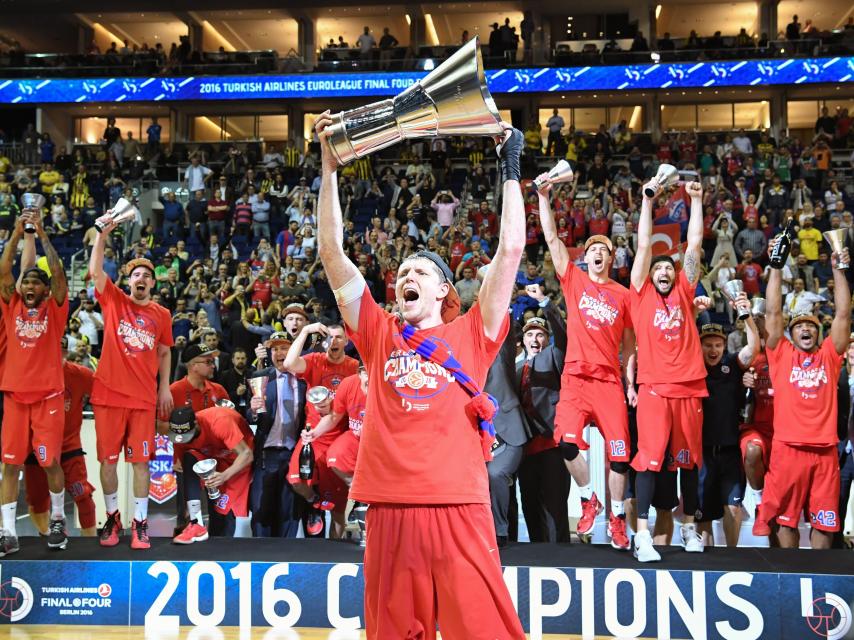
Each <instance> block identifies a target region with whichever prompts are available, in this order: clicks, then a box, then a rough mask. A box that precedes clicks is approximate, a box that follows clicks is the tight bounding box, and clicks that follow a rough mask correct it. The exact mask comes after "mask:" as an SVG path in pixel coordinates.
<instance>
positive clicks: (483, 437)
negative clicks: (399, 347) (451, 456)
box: [400, 325, 498, 462]
mask: <svg viewBox="0 0 854 640" xmlns="http://www.w3.org/2000/svg"><path fill="white" fill-rule="evenodd" d="M400 335H401V338H402V339H403V342H404V343H406V346H407V347H409V348H410V349H412V350H413V351H415V353H417V354H418V355H419V356H421V357H422V358H424V359H425V360H429V361H430V362H433V363H434V364H438V365H440V366H442V367H444V368H445V369H447V370H448V371H450V372H451V373H453V374H454V379H455V380H456V381H457V382H459V383H460V386H461V387H462V388H463V389H464V390H465V392H466V393H468V394H469V396H471V401H469V403H468V404H467V405H466V413H467V414H468V415H469V416H470V417H472V418H474V419H475V420H477V424H478V434H479V436H480V445H481V449H482V450H483V459H484V460H485V461H487V462H489V461H490V460H492V445H493V443H494V442H495V426H494V425H493V424H492V419H493V418H494V417H495V414H496V412H497V411H498V402H497V401H496V399H495V398H493V397H492V396H491V395H489V394H488V393H484V392H483V390H482V389H481V388H480V387H479V386H478V384H477V382H475V381H474V380H473V379H472V378H471V376H469V375H468V374H467V373H466V372H465V371H463V369H462V365H461V364H460V363H459V361H458V360H457V359H456V358H454V356H453V355H452V354H451V352H450V350H449V349H448V347H446V346H445V345H444V344H442V343H441V342H439V341H438V340H436V338H434V337H433V336H430V335H427V333H426V332H424V331H421V332H419V331H417V330H416V329H415V327H412V326H410V325H404V327H403V330H402V331H401V332H400Z"/></svg>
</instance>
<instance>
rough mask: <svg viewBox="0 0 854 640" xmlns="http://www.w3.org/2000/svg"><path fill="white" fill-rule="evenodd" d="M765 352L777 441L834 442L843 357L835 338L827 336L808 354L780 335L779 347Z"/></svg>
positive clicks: (791, 442)
mask: <svg viewBox="0 0 854 640" xmlns="http://www.w3.org/2000/svg"><path fill="white" fill-rule="evenodd" d="M765 352H766V353H767V356H768V364H769V365H770V368H771V383H772V385H773V387H774V440H779V441H781V442H786V443H788V444H798V445H810V446H818V447H823V446H833V445H835V444H836V443H837V442H838V436H837V433H836V418H837V406H836V395H837V383H838V380H839V371H840V369H841V368H842V358H841V357H840V356H839V354H837V353H836V347H834V346H833V340H830V339H829V338H826V339H825V340H824V342H823V343H822V344H821V347H819V349H818V351H816V352H815V353H806V352H804V351H801V350H800V349H797V348H796V347H795V346H794V345H793V344H792V343H791V342H789V341H788V340H787V339H785V338H781V339H780V341H779V342H778V343H777V346H776V347H774V348H773V349H771V348H766V350H765ZM794 416H797V418H794Z"/></svg>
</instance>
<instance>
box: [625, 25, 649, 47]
mask: <svg viewBox="0 0 854 640" xmlns="http://www.w3.org/2000/svg"><path fill="white" fill-rule="evenodd" d="M629 51H634V52H644V51H649V45H648V44H647V42H646V38H644V37H643V32H642V31H640V30H638V32H637V33H636V34H635V37H634V39H633V40H632V46H631V48H630V49H629Z"/></svg>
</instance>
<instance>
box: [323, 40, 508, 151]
mask: <svg viewBox="0 0 854 640" xmlns="http://www.w3.org/2000/svg"><path fill="white" fill-rule="evenodd" d="M500 120H501V118H500V116H499V115H498V109H497V108H496V106H495V101H494V100H493V99H492V96H491V95H490V94H489V89H488V88H487V86H486V77H485V76H484V73H483V60H482V59H481V55H480V46H479V45H478V39H477V38H476V37H475V38H472V39H471V40H469V41H468V42H467V43H465V44H464V45H463V46H462V47H460V48H459V49H458V50H457V51H456V53H454V54H453V55H452V56H451V57H450V58H448V59H447V60H445V62H443V63H442V64H440V65H439V66H438V67H436V68H435V69H434V70H433V71H431V72H430V73H429V74H427V76H425V77H424V78H422V79H421V80H419V81H418V82H416V83H415V84H413V85H411V86H410V87H408V88H407V89H405V90H404V91H403V92H401V93H399V94H397V95H396V96H395V97H394V98H389V99H387V100H380V101H379V102H374V103H371V104H369V105H366V106H364V107H359V108H358V109H350V110H349V111H342V112H340V113H337V114H335V115H333V116H332V124H331V125H330V126H329V128H328V131H330V133H331V135H330V137H329V145H330V147H331V148H332V152H333V153H334V154H335V157H336V158H337V159H338V162H339V163H341V164H347V163H348V162H351V161H353V160H355V159H356V158H363V157H364V156H367V155H369V154H371V153H373V152H374V151H378V150H380V149H385V148H386V147H389V146H391V145H393V144H395V143H397V142H399V141H401V140H405V139H408V138H430V137H435V136H493V135H500V134H501V133H502V132H503V130H502V128H501V124H500Z"/></svg>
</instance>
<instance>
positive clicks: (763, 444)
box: [739, 424, 774, 471]
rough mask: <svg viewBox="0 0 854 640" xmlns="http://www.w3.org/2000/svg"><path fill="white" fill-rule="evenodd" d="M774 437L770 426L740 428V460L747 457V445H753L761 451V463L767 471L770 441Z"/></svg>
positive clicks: (753, 425)
mask: <svg viewBox="0 0 854 640" xmlns="http://www.w3.org/2000/svg"><path fill="white" fill-rule="evenodd" d="M773 436H774V429H773V427H772V426H771V425H765V424H745V425H742V427H741V433H740V434H739V438H740V439H739V444H740V445H741V459H742V460H744V459H745V458H746V457H747V445H749V444H755V445H756V446H757V447H759V448H760V449H762V461H763V462H764V463H765V469H766V471H767V469H768V467H769V466H770V463H771V439H772V438H773Z"/></svg>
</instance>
